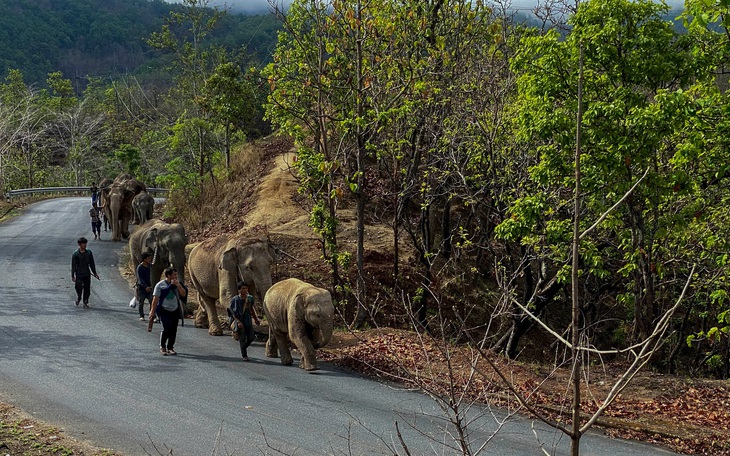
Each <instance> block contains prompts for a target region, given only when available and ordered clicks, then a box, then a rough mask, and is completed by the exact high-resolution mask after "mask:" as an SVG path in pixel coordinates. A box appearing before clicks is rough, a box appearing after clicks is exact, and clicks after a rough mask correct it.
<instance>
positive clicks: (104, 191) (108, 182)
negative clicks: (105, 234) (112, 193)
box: [99, 177, 114, 231]
mask: <svg viewBox="0 0 730 456" xmlns="http://www.w3.org/2000/svg"><path fill="white" fill-rule="evenodd" d="M112 183H114V179H110V178H108V177H106V178H104V179H102V180H101V181H100V182H99V194H100V200H99V203H100V204H101V206H100V207H101V209H102V211H101V215H102V217H101V218H102V220H103V221H104V231H106V230H107V228H109V229H111V224H110V220H111V212H110V211H109V190H110V189H111V186H112Z"/></svg>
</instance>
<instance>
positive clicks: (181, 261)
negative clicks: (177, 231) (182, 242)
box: [168, 252, 185, 283]
mask: <svg viewBox="0 0 730 456" xmlns="http://www.w3.org/2000/svg"><path fill="white" fill-rule="evenodd" d="M168 261H169V262H170V265H171V266H172V267H173V268H175V269H177V275H178V278H179V280H180V281H181V282H182V283H185V255H183V257H182V258H178V256H177V255H175V254H173V253H172V252H170V254H169V256H168Z"/></svg>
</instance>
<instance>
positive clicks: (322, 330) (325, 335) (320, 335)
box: [312, 320, 334, 349]
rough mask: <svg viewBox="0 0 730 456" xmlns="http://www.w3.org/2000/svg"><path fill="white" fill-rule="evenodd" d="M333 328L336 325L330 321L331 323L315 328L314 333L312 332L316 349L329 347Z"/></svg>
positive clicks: (313, 344)
mask: <svg viewBox="0 0 730 456" xmlns="http://www.w3.org/2000/svg"><path fill="white" fill-rule="evenodd" d="M333 327H334V325H333V323H332V321H331V320H330V321H329V322H325V323H323V324H321V325H320V326H319V328H314V331H313V332H312V346H313V347H314V348H315V349H316V348H322V347H326V346H327V344H328V343H329V342H330V339H332V330H333Z"/></svg>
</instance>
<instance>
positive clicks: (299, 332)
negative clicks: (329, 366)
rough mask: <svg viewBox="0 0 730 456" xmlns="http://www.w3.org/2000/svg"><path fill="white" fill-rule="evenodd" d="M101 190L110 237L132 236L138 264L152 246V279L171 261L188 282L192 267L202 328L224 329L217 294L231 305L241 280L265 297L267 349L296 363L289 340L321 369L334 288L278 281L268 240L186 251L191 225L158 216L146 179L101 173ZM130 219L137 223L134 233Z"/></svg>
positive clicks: (229, 241)
mask: <svg viewBox="0 0 730 456" xmlns="http://www.w3.org/2000/svg"><path fill="white" fill-rule="evenodd" d="M98 189H99V193H100V194H99V198H100V202H101V207H102V209H103V211H104V215H105V216H106V218H107V219H108V221H109V222H110V224H111V231H112V240H113V241H121V240H122V239H127V238H128V239H129V252H130V254H131V266H132V268H133V270H134V268H135V267H136V265H137V264H139V263H140V262H141V258H142V253H143V252H149V253H151V254H152V258H153V262H152V265H151V277H152V279H153V281H154V280H159V278H160V277H162V275H163V273H164V270H165V268H167V267H170V266H171V267H174V268H175V269H177V270H178V274H179V276H180V278H181V279H182V280H183V281H184V280H185V279H184V278H185V271H186V270H187V271H188V274H189V276H190V280H191V282H192V285H193V287H194V288H195V290H196V291H197V292H198V296H199V300H198V301H199V303H200V307H199V309H198V311H197V312H196V313H195V326H196V327H203V328H204V327H208V333H209V334H210V335H213V336H219V335H222V334H223V329H222V327H221V322H220V319H219V317H218V312H217V310H216V301H218V303H219V304H220V306H221V307H223V308H225V307H228V304H229V302H230V300H231V298H232V297H233V296H235V295H236V294H237V293H238V287H237V283H238V281H240V280H243V281H245V282H246V283H247V284H248V285H249V292H250V293H251V294H252V295H253V296H254V297H255V298H256V299H258V300H259V302H261V303H262V304H263V309H264V315H265V316H266V321H267V323H268V328H269V339H268V341H267V343H266V356H268V357H272V358H276V357H279V355H281V363H282V364H291V363H292V356H291V352H290V350H289V341H291V343H293V344H294V346H296V348H297V349H298V350H299V352H300V354H301V361H300V363H299V367H301V368H303V369H305V370H308V371H313V370H317V368H318V366H317V359H316V356H315V350H316V349H317V348H321V347H324V346H325V345H327V343H329V341H330V338H331V337H332V330H333V322H334V306H333V305H332V297H331V295H330V293H329V291H327V290H325V289H323V288H318V287H315V286H314V285H311V284H308V283H306V282H303V281H301V280H299V279H295V278H289V279H285V280H282V281H280V282H277V283H275V284H273V285H272V283H271V282H272V279H271V266H272V265H273V264H274V263H275V262H276V251H275V249H274V248H273V247H272V246H271V245H270V244H269V243H268V242H267V241H265V240H260V239H251V238H247V237H241V236H232V235H228V234H223V235H219V236H216V237H213V238H210V239H207V240H205V241H203V242H201V243H199V244H197V245H196V246H195V247H194V248H193V249H192V250H191V251H190V253H189V254H188V256H187V258H186V246H187V244H188V241H187V237H186V235H185V228H184V227H183V226H182V225H181V224H179V223H167V222H165V221H163V220H160V219H155V218H153V210H154V205H155V200H154V198H153V197H152V196H150V195H149V194H148V193H147V189H146V187H145V185H144V183H142V182H140V181H139V180H137V179H135V178H133V177H132V176H130V175H128V174H120V175H119V176H117V177H116V178H115V179H108V178H107V179H104V180H102V181H101V182H100V183H99V185H98ZM130 223H136V224H137V228H136V229H135V230H134V232H133V233H132V234H131V235H130V233H129V225H130Z"/></svg>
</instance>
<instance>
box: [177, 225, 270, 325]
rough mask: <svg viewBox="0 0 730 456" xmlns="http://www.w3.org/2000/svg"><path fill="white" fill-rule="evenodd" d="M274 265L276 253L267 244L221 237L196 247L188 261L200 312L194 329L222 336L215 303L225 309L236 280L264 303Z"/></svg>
mask: <svg viewBox="0 0 730 456" xmlns="http://www.w3.org/2000/svg"><path fill="white" fill-rule="evenodd" d="M275 262H276V251H275V250H274V248H273V247H272V246H271V245H270V244H269V243H268V242H266V241H262V240H257V239H249V238H245V237H230V236H228V235H225V234H223V235H220V236H216V237H214V238H211V239H208V240H206V241H204V242H201V243H200V244H198V245H196V246H195V247H194V248H193V250H192V251H191V252H190V256H189V257H188V271H189V272H190V280H191V281H192V283H193V286H194V287H195V289H196V290H197V291H198V296H199V297H200V308H199V309H198V312H197V313H196V318H195V326H196V327H198V328H203V327H205V326H206V322H205V316H206V314H207V326H208V334H210V335H211V336H220V335H222V334H223V330H222V329H221V325H220V321H219V320H218V312H217V310H216V307H215V302H216V300H218V302H219V303H220V305H221V307H228V304H229V303H230V301H231V298H232V297H233V296H234V295H236V293H238V290H237V286H236V283H237V281H238V279H241V280H244V281H246V282H247V283H248V284H249V292H250V293H251V295H253V296H254V297H255V298H258V300H259V302H263V297H264V295H265V294H266V291H267V290H268V289H269V287H270V286H271V265H272V264H274V263H275Z"/></svg>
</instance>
